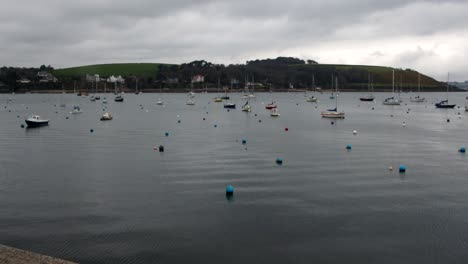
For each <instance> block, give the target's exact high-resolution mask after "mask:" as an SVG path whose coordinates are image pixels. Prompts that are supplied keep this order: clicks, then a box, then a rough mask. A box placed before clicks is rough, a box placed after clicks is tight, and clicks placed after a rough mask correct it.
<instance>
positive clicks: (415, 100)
mask: <svg viewBox="0 0 468 264" xmlns="http://www.w3.org/2000/svg"><path fill="white" fill-rule="evenodd" d="M420 93H421V74H418V95H417V96H415V97H410V102H413V103H424V102H426V98H424V97H421V96H420V95H419V94H420Z"/></svg>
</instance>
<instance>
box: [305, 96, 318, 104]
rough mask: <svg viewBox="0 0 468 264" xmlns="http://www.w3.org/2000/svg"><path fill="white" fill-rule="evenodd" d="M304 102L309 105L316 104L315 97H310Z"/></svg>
mask: <svg viewBox="0 0 468 264" xmlns="http://www.w3.org/2000/svg"><path fill="white" fill-rule="evenodd" d="M306 101H307V102H309V103H316V102H317V97H315V96H313V95H312V96H311V97H307V99H306Z"/></svg>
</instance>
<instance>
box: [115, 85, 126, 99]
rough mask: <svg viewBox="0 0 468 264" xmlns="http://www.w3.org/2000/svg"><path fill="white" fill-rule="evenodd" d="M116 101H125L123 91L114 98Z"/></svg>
mask: <svg viewBox="0 0 468 264" xmlns="http://www.w3.org/2000/svg"><path fill="white" fill-rule="evenodd" d="M115 94H117V83H115ZM114 101H115V102H123V101H124V98H123V96H122V91H120V94H118V95H117V96H116V97H115V98H114Z"/></svg>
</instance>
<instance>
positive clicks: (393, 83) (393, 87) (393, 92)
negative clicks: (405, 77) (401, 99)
mask: <svg viewBox="0 0 468 264" xmlns="http://www.w3.org/2000/svg"><path fill="white" fill-rule="evenodd" d="M392 96H393V97H394V96H395V69H393V72H392Z"/></svg>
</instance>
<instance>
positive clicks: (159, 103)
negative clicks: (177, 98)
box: [156, 98, 164, 105]
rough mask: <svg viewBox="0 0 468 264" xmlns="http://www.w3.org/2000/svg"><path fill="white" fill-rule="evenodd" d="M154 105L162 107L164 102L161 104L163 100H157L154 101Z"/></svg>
mask: <svg viewBox="0 0 468 264" xmlns="http://www.w3.org/2000/svg"><path fill="white" fill-rule="evenodd" d="M156 104H157V105H163V104H164V102H163V100H161V98H159V99H158V101H156Z"/></svg>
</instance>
